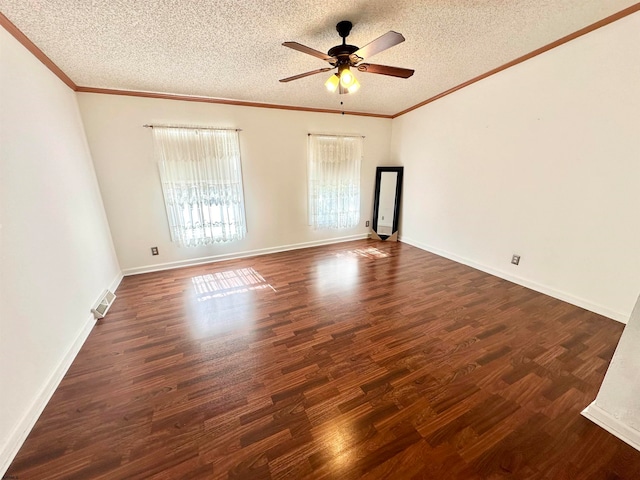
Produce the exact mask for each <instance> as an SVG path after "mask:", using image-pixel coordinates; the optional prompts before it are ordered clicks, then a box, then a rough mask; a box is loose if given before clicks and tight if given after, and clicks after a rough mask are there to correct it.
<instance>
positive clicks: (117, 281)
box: [107, 272, 124, 292]
mask: <svg viewBox="0 0 640 480" xmlns="http://www.w3.org/2000/svg"><path fill="white" fill-rule="evenodd" d="M123 278H124V274H123V273H122V272H119V273H118V274H117V275H116V278H114V279H113V281H112V282H111V283H110V284H109V286H108V287H107V289H108V290H109V291H111V292H115V291H116V290H117V289H118V287H119V286H120V282H122V279H123Z"/></svg>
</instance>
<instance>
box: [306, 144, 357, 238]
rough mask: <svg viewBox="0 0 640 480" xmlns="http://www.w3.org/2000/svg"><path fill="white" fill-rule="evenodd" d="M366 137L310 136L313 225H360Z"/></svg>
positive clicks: (310, 211)
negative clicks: (361, 177) (361, 184)
mask: <svg viewBox="0 0 640 480" xmlns="http://www.w3.org/2000/svg"><path fill="white" fill-rule="evenodd" d="M361 163H362V137H353V136H352V137H349V136H337V135H309V167H308V168H309V170H308V174H309V224H310V225H313V227H314V228H316V229H321V228H334V229H337V228H351V227H355V226H356V225H358V223H359V222H360V164H361Z"/></svg>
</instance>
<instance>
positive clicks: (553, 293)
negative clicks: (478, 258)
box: [399, 236, 630, 324]
mask: <svg viewBox="0 0 640 480" xmlns="http://www.w3.org/2000/svg"><path fill="white" fill-rule="evenodd" d="M399 240H400V241H401V242H404V243H408V244H409V245H413V246H414V247H417V248H419V249H421V250H426V251H427V252H430V253H434V254H436V255H439V256H441V257H444V258H448V259H449V260H453V261H454V262H458V263H462V264H464V265H467V266H469V267H472V268H475V269H476V270H481V271H483V272H485V273H489V274H491V275H495V276H496V277H500V278H503V279H505V280H508V281H510V282H513V283H517V284H518V285H522V286H523V287H527V288H530V289H531V290H535V291H536V292H540V293H544V294H545V295H549V296H550V297H554V298H557V299H559V300H562V301H564V302H567V303H570V304H572V305H576V306H578V307H580V308H584V309H586V310H589V311H591V312H594V313H597V314H599V315H604V316H605V317H608V318H611V319H613V320H616V321H618V322H621V323H625V324H626V323H627V322H628V321H629V316H630V313H628V314H625V313H621V312H617V311H615V310H611V309H610V308H607V307H605V306H603V305H598V304H596V303H593V302H590V301H588V300H585V299H584V298H580V297H576V296H575V295H572V294H570V293H567V292H563V291H562V290H557V289H555V288H552V287H548V286H546V285H541V284H539V283H536V282H534V281H532V280H528V279H526V278H522V277H518V276H517V275H513V274H511V273H508V272H505V271H503V270H498V269H497V268H493V267H488V266H486V265H483V264H481V263H477V262H474V261H473V260H469V259H468V258H464V257H460V256H459V255H456V254H455V253H450V252H447V251H445V250H441V249H439V248H436V247H432V246H431V245H426V244H424V243H421V242H418V241H416V240H413V239H411V238H407V237H404V236H402V237H400V238H399Z"/></svg>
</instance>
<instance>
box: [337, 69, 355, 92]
mask: <svg viewBox="0 0 640 480" xmlns="http://www.w3.org/2000/svg"><path fill="white" fill-rule="evenodd" d="M356 81H357V80H356V77H355V76H354V75H353V73H351V70H349V66H348V65H347V66H345V68H343V69H342V70H340V83H341V84H342V86H343V87H344V88H347V89H348V88H349V87H351V86H352V85H353V84H354V83H355V82H356Z"/></svg>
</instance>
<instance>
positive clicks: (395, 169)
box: [372, 167, 404, 240]
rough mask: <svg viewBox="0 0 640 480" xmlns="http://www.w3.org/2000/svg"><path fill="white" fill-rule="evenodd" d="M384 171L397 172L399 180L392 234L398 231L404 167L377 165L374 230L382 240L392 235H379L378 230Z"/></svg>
mask: <svg viewBox="0 0 640 480" xmlns="http://www.w3.org/2000/svg"><path fill="white" fill-rule="evenodd" d="M382 172H397V174H398V181H397V182H396V198H395V206H394V209H393V231H392V232H391V235H393V234H395V233H396V232H397V231H398V220H399V217H400V199H401V197H402V175H403V172H404V167H376V190H375V194H374V197H373V222H372V225H373V231H374V232H375V234H376V235H378V236H379V237H380V238H381V239H382V240H386V239H387V238H389V237H390V236H391V235H379V234H378V232H377V230H378V204H379V203H380V182H381V181H382Z"/></svg>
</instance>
